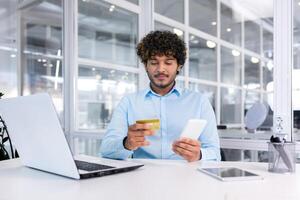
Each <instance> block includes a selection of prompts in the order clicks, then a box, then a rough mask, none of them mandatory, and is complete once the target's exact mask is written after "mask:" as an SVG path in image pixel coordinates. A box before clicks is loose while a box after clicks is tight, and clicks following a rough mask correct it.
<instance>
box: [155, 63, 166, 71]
mask: <svg viewBox="0 0 300 200" xmlns="http://www.w3.org/2000/svg"><path fill="white" fill-rule="evenodd" d="M156 70H157V71H158V72H164V71H166V66H165V64H164V63H158V66H157V69H156Z"/></svg>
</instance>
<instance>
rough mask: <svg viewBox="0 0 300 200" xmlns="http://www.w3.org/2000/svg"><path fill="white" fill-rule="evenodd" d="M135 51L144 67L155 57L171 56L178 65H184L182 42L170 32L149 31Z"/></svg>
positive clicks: (184, 52)
mask: <svg viewBox="0 0 300 200" xmlns="http://www.w3.org/2000/svg"><path fill="white" fill-rule="evenodd" d="M136 51H137V55H138V56H139V57H140V59H141V61H142V63H144V64H145V65H146V64H147V61H148V60H149V59H150V58H151V57H152V56H155V55H160V56H161V55H165V56H173V57H174V58H176V60H177V62H178V64H179V65H184V62H185V59H186V47H185V43H184V41H183V40H182V39H181V38H179V37H178V35H176V34H175V33H172V32H170V31H151V32H150V33H148V34H147V35H146V36H145V37H144V38H143V39H142V40H141V41H140V43H139V44H138V45H137V47H136Z"/></svg>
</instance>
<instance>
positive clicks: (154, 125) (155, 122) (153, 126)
mask: <svg viewBox="0 0 300 200" xmlns="http://www.w3.org/2000/svg"><path fill="white" fill-rule="evenodd" d="M136 123H137V124H151V129H152V130H158V129H160V121H159V119H143V120H137V121H136Z"/></svg>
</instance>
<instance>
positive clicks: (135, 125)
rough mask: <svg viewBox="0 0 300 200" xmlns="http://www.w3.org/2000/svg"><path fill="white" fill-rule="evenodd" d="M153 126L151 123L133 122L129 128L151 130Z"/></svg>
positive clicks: (132, 129)
mask: <svg viewBox="0 0 300 200" xmlns="http://www.w3.org/2000/svg"><path fill="white" fill-rule="evenodd" d="M150 128H151V125H150V124H133V125H131V126H129V130H131V131H135V130H149V129H150Z"/></svg>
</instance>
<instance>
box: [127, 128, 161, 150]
mask: <svg viewBox="0 0 300 200" xmlns="http://www.w3.org/2000/svg"><path fill="white" fill-rule="evenodd" d="M154 133H155V131H154V130H151V124H133V125H131V126H129V127H128V134H127V138H126V140H125V143H124V146H125V148H126V149H128V150H136V149H137V148H139V147H141V146H148V145H149V144H150V143H149V141H147V140H146V138H145V136H150V135H154Z"/></svg>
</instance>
